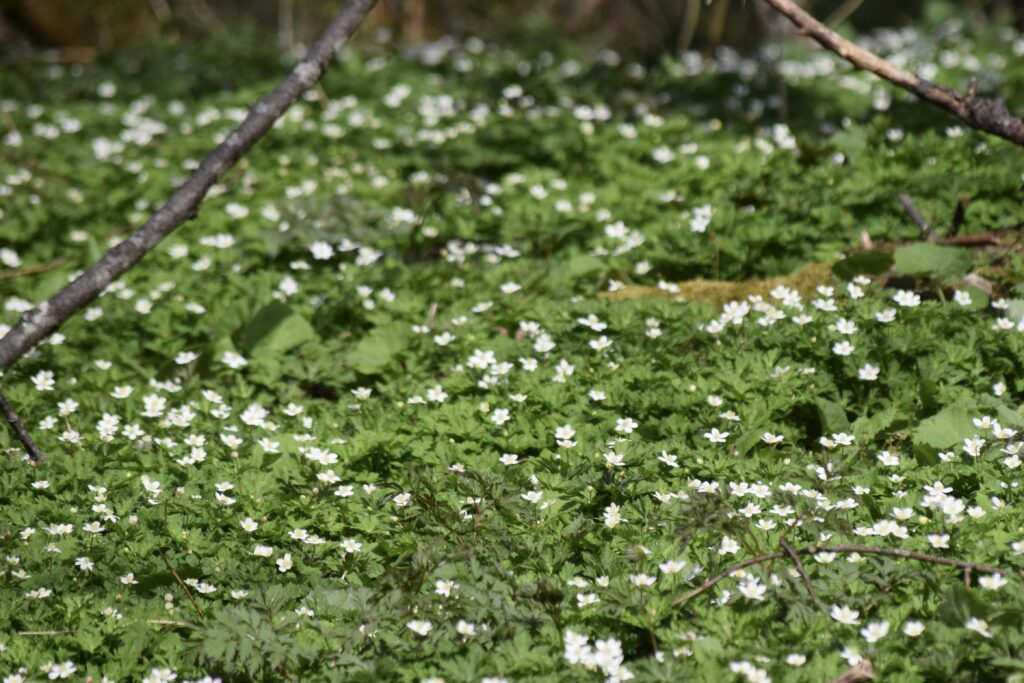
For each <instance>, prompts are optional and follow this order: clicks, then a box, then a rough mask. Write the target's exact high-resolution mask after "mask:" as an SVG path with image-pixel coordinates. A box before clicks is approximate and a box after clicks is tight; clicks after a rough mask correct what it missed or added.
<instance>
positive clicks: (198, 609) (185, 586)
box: [157, 550, 206, 619]
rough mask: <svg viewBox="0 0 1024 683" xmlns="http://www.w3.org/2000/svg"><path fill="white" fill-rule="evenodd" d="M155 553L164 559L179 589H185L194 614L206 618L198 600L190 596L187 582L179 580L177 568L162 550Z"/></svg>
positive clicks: (190, 592)
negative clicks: (194, 611)
mask: <svg viewBox="0 0 1024 683" xmlns="http://www.w3.org/2000/svg"><path fill="white" fill-rule="evenodd" d="M157 555H159V556H160V559H161V560H163V561H164V565H166V567H167V570H168V571H169V572H171V576H173V577H174V580H175V581H177V582H178V585H179V586H181V589H182V590H183V591H185V597H187V598H188V601H189V602H191V603H192V607H193V608H195V610H196V614H198V615H199V618H200V619H205V618H206V615H205V614H203V608H202V607H200V606H199V603H198V602H196V599H195V598H194V597H192V591H190V590H189V589H188V584H186V583H185V582H184V581H182V580H181V577H180V576H178V572H177V570H175V568H174V567H173V566H171V563H170V562H168V561H167V556H166V555H164V554H163V553H162V552H160V551H159V550H158V551H157Z"/></svg>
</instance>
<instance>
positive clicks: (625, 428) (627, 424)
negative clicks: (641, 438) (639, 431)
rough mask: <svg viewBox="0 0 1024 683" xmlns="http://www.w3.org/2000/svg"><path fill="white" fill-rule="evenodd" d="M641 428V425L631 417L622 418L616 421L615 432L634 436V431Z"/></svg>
mask: <svg viewBox="0 0 1024 683" xmlns="http://www.w3.org/2000/svg"><path fill="white" fill-rule="evenodd" d="M639 426H640V424H639V423H638V422H637V421H636V420H634V419H633V418H631V417H620V418H618V419H617V420H615V431H617V432H623V433H625V434H632V433H633V430H634V429H636V428H637V427H639Z"/></svg>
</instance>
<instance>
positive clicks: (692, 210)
mask: <svg viewBox="0 0 1024 683" xmlns="http://www.w3.org/2000/svg"><path fill="white" fill-rule="evenodd" d="M865 42H866V43H867V44H869V45H871V46H873V47H875V48H876V49H879V50H880V51H882V52H884V53H886V54H888V55H890V56H891V57H893V58H894V59H896V60H901V61H905V62H906V63H908V64H910V65H913V66H916V67H918V68H922V69H923V70H924V71H925V72H926V74H927V75H929V76H931V77H933V78H935V79H936V80H939V81H941V82H945V83H949V84H952V85H961V84H962V83H963V81H964V80H965V79H966V78H967V77H968V76H971V75H974V76H976V77H977V78H978V79H979V82H980V83H981V87H982V88H983V89H984V88H989V87H994V86H996V87H998V88H999V89H1000V91H1001V92H1003V93H1005V94H1008V95H1010V96H1011V102H1010V103H1011V105H1013V107H1015V108H1016V109H1017V110H1018V111H1020V110H1024V66H1022V62H1021V59H1020V55H1021V54H1022V53H1024V39H1022V38H1021V37H1020V36H1019V35H1017V34H1015V33H1013V32H1012V31H1004V32H1002V33H998V34H995V35H992V36H985V37H984V39H982V38H972V37H970V36H965V35H964V34H963V32H962V30H961V29H959V28H958V27H957V26H956V25H955V24H947V25H944V26H943V27H941V28H940V29H937V30H936V31H935V32H929V33H928V34H927V35H921V36H918V35H917V34H915V33H913V32H909V31H903V32H885V33H879V34H876V35H874V36H871V37H866V38H865ZM239 54H241V53H239V52H238V51H235V50H233V48H231V46H230V45H229V46H224V48H223V50H222V51H221V52H220V53H218V51H217V46H213V47H210V46H205V47H201V48H180V47H176V48H165V49H161V50H153V51H150V52H148V53H140V54H138V55H129V56H127V57H122V58H119V59H118V60H116V61H113V62H110V63H105V64H100V65H93V66H89V67H86V68H85V69H83V70H81V71H79V70H77V69H72V68H70V67H61V66H49V67H46V66H40V67H33V68H30V67H25V66H24V65H22V66H19V67H17V68H15V67H13V66H11V65H5V67H4V69H3V70H2V72H0V135H2V136H3V138H2V140H3V142H2V145H0V153H2V156H0V214H2V220H0V246H2V250H0V260H2V263H3V269H4V270H0V275H2V276H3V279H0V300H2V301H3V303H4V306H3V310H2V311H0V334H2V333H3V332H5V331H6V329H7V326H8V325H11V324H13V323H14V322H15V321H16V320H17V318H18V316H19V315H20V313H21V312H22V311H24V310H27V309H28V308H29V307H31V306H32V305H34V304H36V303H39V302H41V301H43V300H45V299H46V298H47V297H48V296H50V295H52V294H53V293H54V292H56V291H57V290H58V289H59V288H60V287H61V286H62V285H63V284H64V283H66V282H67V280H68V278H69V277H71V276H72V275H74V273H76V272H78V271H80V270H81V269H82V268H84V267H86V266H87V265H89V264H90V263H91V262H92V261H94V260H95V259H96V258H97V257H98V256H99V255H100V254H101V253H102V252H103V250H104V249H106V248H107V247H108V246H110V245H111V244H112V243H114V242H116V240H118V239H121V238H123V237H125V236H126V235H127V234H128V231H129V229H130V226H133V225H138V224H141V222H143V221H144V220H145V218H146V217H147V215H148V214H149V213H150V212H151V211H152V210H153V209H154V208H155V207H156V206H158V205H159V203H160V202H161V200H162V199H164V198H165V197H166V196H167V195H168V194H169V192H170V190H171V189H173V188H174V187H175V186H176V185H177V184H178V183H180V182H181V180H182V179H183V178H184V177H186V175H187V173H188V172H189V170H190V169H192V168H194V167H195V164H196V163H197V162H198V160H200V159H201V158H202V157H203V156H204V155H205V154H206V152H207V151H208V150H209V149H210V148H211V146H212V145H213V144H214V143H216V142H218V141H220V140H221V139H222V138H223V136H224V135H226V133H227V132H228V131H229V130H230V129H231V128H232V127H233V125H234V124H235V122H237V121H239V120H240V119H241V117H242V116H244V114H245V111H246V109H245V108H246V106H247V105H248V104H249V103H251V102H252V101H253V100H254V99H255V98H256V97H257V96H258V95H259V94H261V93H263V92H264V91H265V90H267V89H268V88H269V87H271V86H272V85H273V83H274V81H275V80H276V78H277V77H276V76H275V75H274V73H275V71H274V69H273V68H265V69H262V70H260V72H259V73H260V74H261V75H260V78H259V79H255V80H236V78H237V77H236V76H235V75H233V74H239V73H248V72H247V69H249V70H251V68H252V67H250V66H247V65H246V64H244V63H242V64H235V62H234V60H235V59H236V58H239ZM218 59H219V60H220V61H217V60H218ZM211 60H212V61H211ZM282 71H283V68H282ZM1013 98H1016V99H1013ZM1022 178H1024V156H1022V155H1021V153H1020V151H1019V150H1018V149H1016V148H1014V147H1012V146H1010V145H1009V144H1005V143H1002V142H1000V141H998V140H995V139H993V138H989V137H983V136H980V135H978V134H975V133H974V132H972V131H970V130H965V129H962V128H960V127H957V126H956V125H955V123H953V122H952V121H951V120H950V119H948V118H946V117H944V116H943V115H941V114H937V113H933V112H932V111H931V110H930V109H928V108H927V107H926V106H925V105H922V104H920V103H914V102H911V101H909V100H908V98H907V97H906V96H904V95H903V94H902V93H898V92H895V91H893V90H891V89H889V88H888V87H886V86H884V85H882V84H881V83H879V82H878V81H876V80H874V79H871V78H869V77H867V76H864V75H862V74H857V73H853V72H851V71H849V70H848V69H847V68H846V67H844V66H842V65H840V64H839V63H838V62H837V61H836V60H834V59H832V58H830V57H829V56H827V55H823V54H821V53H816V52H793V53H790V52H788V51H783V52H780V51H778V50H776V49H766V50H765V51H764V52H763V53H761V54H759V55H754V56H744V55H740V54H736V53H731V52H728V51H722V52H720V53H719V55H718V56H717V57H716V58H715V59H713V60H711V61H708V62H702V61H701V59H700V58H699V56H698V55H694V54H690V55H686V56H685V58H682V59H672V58H665V59H663V60H662V61H661V62H659V63H652V64H645V65H640V64H635V63H629V62H628V61H627V60H623V59H621V58H619V57H618V56H617V55H615V54H613V53H610V52H605V53H601V54H599V55H597V56H596V57H593V58H585V57H576V58H573V57H571V56H569V55H567V54H562V53H557V54H556V53H552V52H543V53H527V52H521V53H520V52H514V51H511V50H509V49H505V48H500V47H496V46H493V45H485V44H483V43H481V42H479V41H468V42H466V43H455V42H448V43H441V44H437V45H432V46H430V47H428V48H426V49H420V50H409V49H397V48H392V47H389V46H387V45H367V46H364V47H363V48H361V49H360V50H358V51H356V50H353V51H350V52H348V53H346V55H345V57H344V59H343V60H342V62H341V63H340V64H338V65H337V66H336V67H335V68H334V69H333V70H332V71H331V72H329V74H328V76H327V77H326V80H325V82H324V83H323V88H322V90H321V91H319V92H318V93H314V94H313V95H311V96H310V97H308V98H306V100H305V101H304V102H303V103H301V104H300V105H297V106H296V107H294V108H293V109H292V110H291V111H290V112H289V113H288V114H287V116H286V117H285V119H284V120H283V122H282V123H281V124H280V125H279V126H278V127H277V128H276V129H275V130H274V131H272V132H271V133H270V134H269V135H268V136H267V137H266V138H265V139H264V140H262V141H261V142H260V143H259V145H258V146H257V147H256V148H255V149H254V150H253V151H252V153H251V154H250V155H249V156H248V157H247V158H246V160H245V161H244V162H243V163H242V164H241V165H240V166H239V167H238V168H237V169H235V170H233V171H231V172H229V174H228V175H227V176H226V177H225V179H224V181H223V183H221V184H220V185H218V186H216V187H215V188H214V191H213V192H212V193H211V198H209V199H208V200H207V202H206V203H204V205H203V207H202V209H201V211H200V213H199V216H198V217H197V218H196V219H195V220H193V221H191V222H190V223H188V224H187V225H186V226H185V227H183V228H182V229H181V230H180V231H179V232H177V233H175V234H174V235H173V236H172V237H171V238H169V239H168V240H167V241H166V243H164V244H162V245H161V246H160V247H159V248H158V249H157V251H155V252H154V253H153V254H151V255H150V256H149V257H147V259H146V260H145V261H144V262H143V263H142V265H141V266H140V267H138V268H136V269H135V270H133V271H131V272H130V273H129V274H128V275H127V276H126V277H125V278H124V279H123V280H122V281H121V282H118V283H117V284H116V285H115V286H112V287H111V288H110V289H109V291H108V292H107V293H105V295H104V296H102V297H101V298H100V299H99V300H98V301H96V302H95V303H94V304H93V305H92V306H90V307H89V308H88V309H87V310H86V311H84V312H83V313H82V314H80V315H78V316H77V317H75V318H74V319H72V320H71V321H69V322H68V323H67V324H66V325H65V326H64V327H63V328H62V329H61V331H60V333H59V334H58V335H55V336H54V337H53V338H51V339H50V340H49V341H48V343H46V344H43V345H41V346H40V347H39V348H38V349H37V350H36V351H34V352H33V353H32V354H31V355H30V356H27V357H25V358H23V359H22V360H21V361H20V362H19V363H18V364H17V365H16V366H15V367H14V368H13V369H11V370H10V371H8V372H7V374H6V375H5V376H4V377H3V385H4V391H5V392H6V393H7V394H8V395H9V397H10V398H11V399H12V401H13V402H14V403H15V404H16V405H17V406H18V407H19V409H20V411H21V412H22V415H23V417H24V418H25V419H26V421H27V422H29V423H30V426H31V427H32V429H33V432H34V434H35V435H36V437H37V439H38V440H39V442H40V444H41V446H42V447H43V449H44V451H45V452H46V454H47V456H48V457H47V460H46V461H45V462H44V463H42V464H40V465H39V466H38V467H34V468H33V467H29V466H28V465H27V464H26V463H25V462H24V460H23V458H22V453H21V451H20V448H19V444H18V443H17V442H16V441H14V439H13V438H12V437H11V436H10V435H9V433H8V431H7V430H6V429H5V430H0V447H3V448H4V449H5V450H6V455H5V457H4V458H3V459H2V461H0V551H2V552H0V555H2V557H3V560H2V562H0V675H2V676H4V677H5V678H3V680H4V681H5V683H15V682H18V681H32V680H44V679H65V678H70V679H72V680H86V676H91V677H92V679H91V680H93V681H101V680H104V681H127V680H146V681H150V682H156V681H170V680H174V679H175V676H176V677H177V680H191V681H198V680H212V679H214V678H222V679H223V680H302V681H315V680H331V681H334V680H337V681H342V680H345V681H348V680H352V681H379V680H405V681H427V680H431V681H437V680H444V681H449V682H453V681H491V682H497V681H502V680H507V681H520V680H522V681H526V680H529V681H579V680H602V679H607V680H613V681H622V680H629V679H631V678H635V679H636V680H641V681H657V680H665V681H677V680H704V681H722V680H749V681H766V680H769V679H775V680H785V681H822V680H828V679H830V678H831V677H833V676H835V675H837V674H839V673H841V672H842V671H844V670H845V669H847V668H849V667H850V666H852V665H854V664H856V663H857V662H858V661H860V660H861V659H862V658H866V659H868V660H870V661H871V662H872V664H873V666H874V668H875V670H876V671H877V672H879V675H880V676H881V677H882V678H883V679H884V680H890V681H928V680H963V681H976V680H1003V679H1005V678H1007V677H1012V676H1017V677H1018V679H1017V680H1019V678H1020V676H1021V675H1022V674H1024V654H1022V651H1021V650H1022V647H1024V632H1022V615H1024V611H1022V610H1024V597H1022V596H1024V593H1022V592H1021V577H1020V575H1019V574H1017V573H1016V572H1019V571H1020V570H1022V569H1024V511H1022V509H1021V501H1022V497H1024V492H1022V490H1021V486H1020V482H1021V472H1022V470H1021V467H1020V465H1021V460H1020V453H1019V452H1020V450H1021V441H1020V434H1019V432H1020V430H1021V429H1024V414H1022V412H1021V401H1022V397H1024V378H1022V376H1021V372H1020V369H1021V362H1022V358H1024V355H1022V352H1024V336H1022V331H1024V292H1022V291H1021V289H1019V288H1018V287H1017V283H1018V282H1020V280H1021V274H1022V273H1024V266H1022V262H1021V260H1020V257H1019V255H1017V254H1016V253H1015V252H1014V248H1013V246H1012V245H1011V246H1010V247H1007V248H1005V249H1001V250H998V251H995V250H988V251H985V250H982V251H971V250H969V249H961V248H954V247H940V246H930V245H917V246H912V247H910V248H900V249H897V250H896V251H894V252H893V251H892V250H891V249H890V251H889V252H884V253H883V252H878V253H874V254H872V255H869V256H857V257H856V258H853V257H851V258H850V259H847V260H846V261H845V262H841V263H840V265H839V266H837V267H836V269H835V270H836V273H837V275H836V276H834V277H832V278H831V279H830V280H829V281H828V282H822V283H820V284H818V286H817V287H816V288H815V287H814V286H813V285H812V286H811V287H810V289H809V290H808V289H804V290H803V293H800V292H798V291H796V289H795V285H794V287H789V286H787V285H785V284H779V285H776V286H774V287H772V289H771V290H770V292H769V293H768V294H767V295H751V296H749V297H747V298H746V299H741V300H737V301H733V302H731V303H728V304H726V305H725V306H724V307H716V306H714V305H711V304H708V303H701V302H695V301H689V302H686V301H676V300H674V299H676V298H678V297H676V296H675V294H674V290H675V288H676V287H683V286H685V282H684V281H688V280H692V279H694V278H710V279H721V280H742V279H746V278H760V277H770V276H778V275H785V274H787V273H790V272H792V271H794V270H797V269H798V268H800V267H802V266H804V265H806V264H808V263H813V262H821V261H836V260H839V259H840V257H841V255H842V254H841V252H842V250H844V249H851V248H855V247H857V245H859V244H860V243H861V241H862V239H863V238H862V235H863V234H866V235H868V236H869V237H870V238H871V240H872V241H873V242H874V243H875V244H884V243H887V242H894V241H904V242H910V241H914V240H916V239H917V236H918V235H917V232H918V231H917V227H916V226H915V225H914V224H913V223H912V222H911V221H910V220H909V219H908V218H907V216H906V214H905V213H904V212H903V209H902V208H901V207H900V205H899V203H898V202H897V196H898V194H899V193H901V192H906V193H908V194H910V195H911V196H912V197H913V198H914V200H915V201H916V202H917V204H918V206H919V207H921V209H922V211H923V212H924V213H925V214H926V215H927V216H928V217H929V219H930V220H932V221H933V223H934V224H935V225H936V226H937V227H941V228H944V227H945V225H946V224H947V223H948V222H949V220H950V216H951V215H952V211H953V206H954V205H955V204H956V202H957V201H958V200H959V199H960V197H961V196H962V195H969V196H970V198H971V201H970V204H969V205H968V207H967V212H966V217H965V219H964V222H963V228H962V232H963V233H964V234H978V233H984V232H986V231H991V230H998V229H1002V228H1005V227H1008V226H1012V225H1015V224H1017V223H1019V222H1021V221H1022V220H1024V209H1022V206H1021V194H1020V188H1021V183H1022ZM1007 241H1010V242H1012V236H1011V237H1009V238H1007ZM890 265H892V266H893V268H894V269H895V271H896V272H897V273H898V274H900V275H901V276H902V278H901V279H895V280H892V279H887V278H886V277H885V276H871V275H873V274H877V273H878V271H879V270H880V269H884V268H886V267H888V266H890ZM35 266H42V268H41V269H40V270H39V272H23V271H24V270H25V269H29V270H33V269H34V267H35ZM869 276H870V277H869ZM965 276H966V279H965ZM979 276H980V277H981V278H983V279H979ZM680 282H684V284H683V285H680V284H676V283H680ZM986 283H987V284H986ZM635 285H643V286H647V287H650V288H652V289H653V291H654V292H655V293H661V294H662V297H660V298H659V297H656V296H644V297H639V298H634V299H628V298H626V299H623V300H614V299H613V298H609V297H608V296H607V294H608V293H615V292H616V291H619V292H621V291H624V290H625V289H627V288H630V287H633V286H635ZM896 285H899V286H900V287H901V288H897V287H896ZM988 285H991V286H993V287H994V289H993V290H992V291H991V292H986V291H984V290H985V289H986V288H987V287H988ZM783 541H785V542H786V543H788V544H789V545H790V546H791V547H793V548H797V549H800V548H805V547H809V546H816V545H823V546H842V545H850V544H854V545H863V546H869V547H873V548H895V549H904V550H910V551H917V552H921V553H926V554H928V555H934V556H939V557H943V558H950V559H960V560H967V561H972V562H977V563H984V564H986V565H990V566H992V567H995V568H998V569H997V570H996V571H984V572H979V571H974V572H969V573H965V572H963V571H960V570H959V569H956V568H951V567H948V566H941V565H936V564H934V563H930V562H918V561H914V560H908V559H904V558H897V557H891V556H885V555H878V554H872V553H868V552H857V553H849V552H839V551H837V552H830V551H820V552H813V553H807V554H804V555H803V556H802V560H803V561H802V567H803V568H805V569H806V574H807V578H808V579H809V580H810V583H811V586H812V588H813V596H812V594H811V592H810V590H809V589H808V586H807V585H806V582H805V581H804V578H803V577H802V576H801V572H800V571H798V570H797V566H796V564H795V563H794V562H792V561H791V559H790V558H789V557H788V556H787V557H782V558H777V559H775V560H774V561H771V562H766V563H759V564H753V565H751V566H748V567H746V568H745V569H743V570H742V571H741V572H739V573H737V574H734V575H733V576H731V577H729V578H727V579H725V580H723V581H721V582H720V583H717V584H716V585H715V586H713V587H711V588H710V589H709V590H706V591H704V592H701V593H700V594H697V595H692V596H689V594H690V593H691V592H693V591H695V589H697V588H698V587H700V586H701V585H702V583H703V582H704V581H705V580H707V579H709V578H711V577H713V576H715V575H716V574H718V573H719V572H721V571H722V570H724V569H726V568H727V567H729V566H731V565H734V564H736V563H738V562H741V561H743V560H745V559H748V558H752V557H756V556H758V555H761V554H766V553H773V552H777V551H779V549H780V548H783V547H785V546H784V545H783ZM681 597H682V598H685V599H684V600H683V601H681V603H680V604H675V605H674V604H673V602H674V601H677V599H678V598H681ZM204 676H206V677H207V678H203V677H204Z"/></svg>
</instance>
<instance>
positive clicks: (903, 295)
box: [892, 289, 921, 308]
mask: <svg viewBox="0 0 1024 683" xmlns="http://www.w3.org/2000/svg"><path fill="white" fill-rule="evenodd" d="M892 300H893V301H895V302H896V303H897V304H899V305H900V306H903V307H905V308H913V307H914V306H918V305H920V303H921V297H920V296H918V295H917V294H914V293H913V292H911V291H910V290H909V289H901V290H899V291H898V292H896V293H895V294H894V295H893V297H892Z"/></svg>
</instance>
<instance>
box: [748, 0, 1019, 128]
mask: <svg viewBox="0 0 1024 683" xmlns="http://www.w3.org/2000/svg"><path fill="white" fill-rule="evenodd" d="M764 2H766V3H768V4H769V5H771V7H772V8H773V9H775V10H776V11H777V12H779V13H780V14H783V15H785V16H786V17H787V18H788V19H789V20H790V21H791V22H793V24H795V25H796V27H797V28H799V29H800V33H801V34H803V35H806V36H810V37H811V38H813V39H814V40H815V41H817V42H818V43H819V44H820V45H821V46H822V47H824V48H826V49H827V50H831V51H832V52H834V53H836V54H837V55H839V56H840V57H842V58H843V59H845V60H846V61H848V62H850V63H851V64H853V65H854V66H855V67H857V68H858V69H863V70H865V71H870V72H871V73H873V74H875V75H876V76H880V77H882V78H884V79H885V80H887V81H889V82H890V83H892V84H893V85H897V86H899V87H901V88H903V89H904V90H907V91H908V92H911V93H913V94H915V95H917V96H918V97H920V98H921V99H923V100H926V101H928V102H931V103H932V104H934V105H935V106H937V107H941V108H942V109H945V110H946V111H948V112H949V113H951V114H953V115H954V116H956V117H957V118H959V119H961V120H962V121H963V122H964V123H966V124H967V125H969V126H971V127H972V128H977V129H978V130H983V131H986V132H988V133H992V134H993V135H998V136H999V137H1001V138H1003V139H1005V140H1009V141H1010V142H1013V143H1015V144H1018V145H1021V146H1024V121H1022V120H1021V119H1019V118H1017V117H1016V116H1014V115H1012V114H1011V113H1010V111H1009V110H1008V109H1007V108H1006V103H1005V102H1003V101H1002V100H1001V99H993V98H987V97H979V96H978V95H977V93H976V92H975V91H974V88H973V87H972V88H970V89H969V90H968V92H967V93H961V92H958V91H956V90H952V89H950V88H946V87H944V86H941V85H937V84H935V83H932V82H931V81H928V80H925V79H923V78H920V77H919V76H917V74H913V73H911V72H909V71H905V70H903V69H901V68H899V67H897V66H896V65H894V64H892V63H891V62H887V61H886V60H884V59H882V58H881V57H879V56H878V55H876V54H874V53H872V52H869V51H868V50H865V49H864V48H862V47H860V46H859V45H857V44H855V43H851V42H850V41H848V40H846V39H845V38H843V37H842V36H840V35H838V34H837V33H836V32H835V31H833V30H831V29H829V27H827V26H825V24H823V23H821V22H820V21H818V20H817V19H815V18H814V17H812V16H811V15H810V14H808V13H807V12H805V11H804V10H803V9H802V8H800V7H799V6H798V5H797V4H796V3H795V2H793V0H764Z"/></svg>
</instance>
